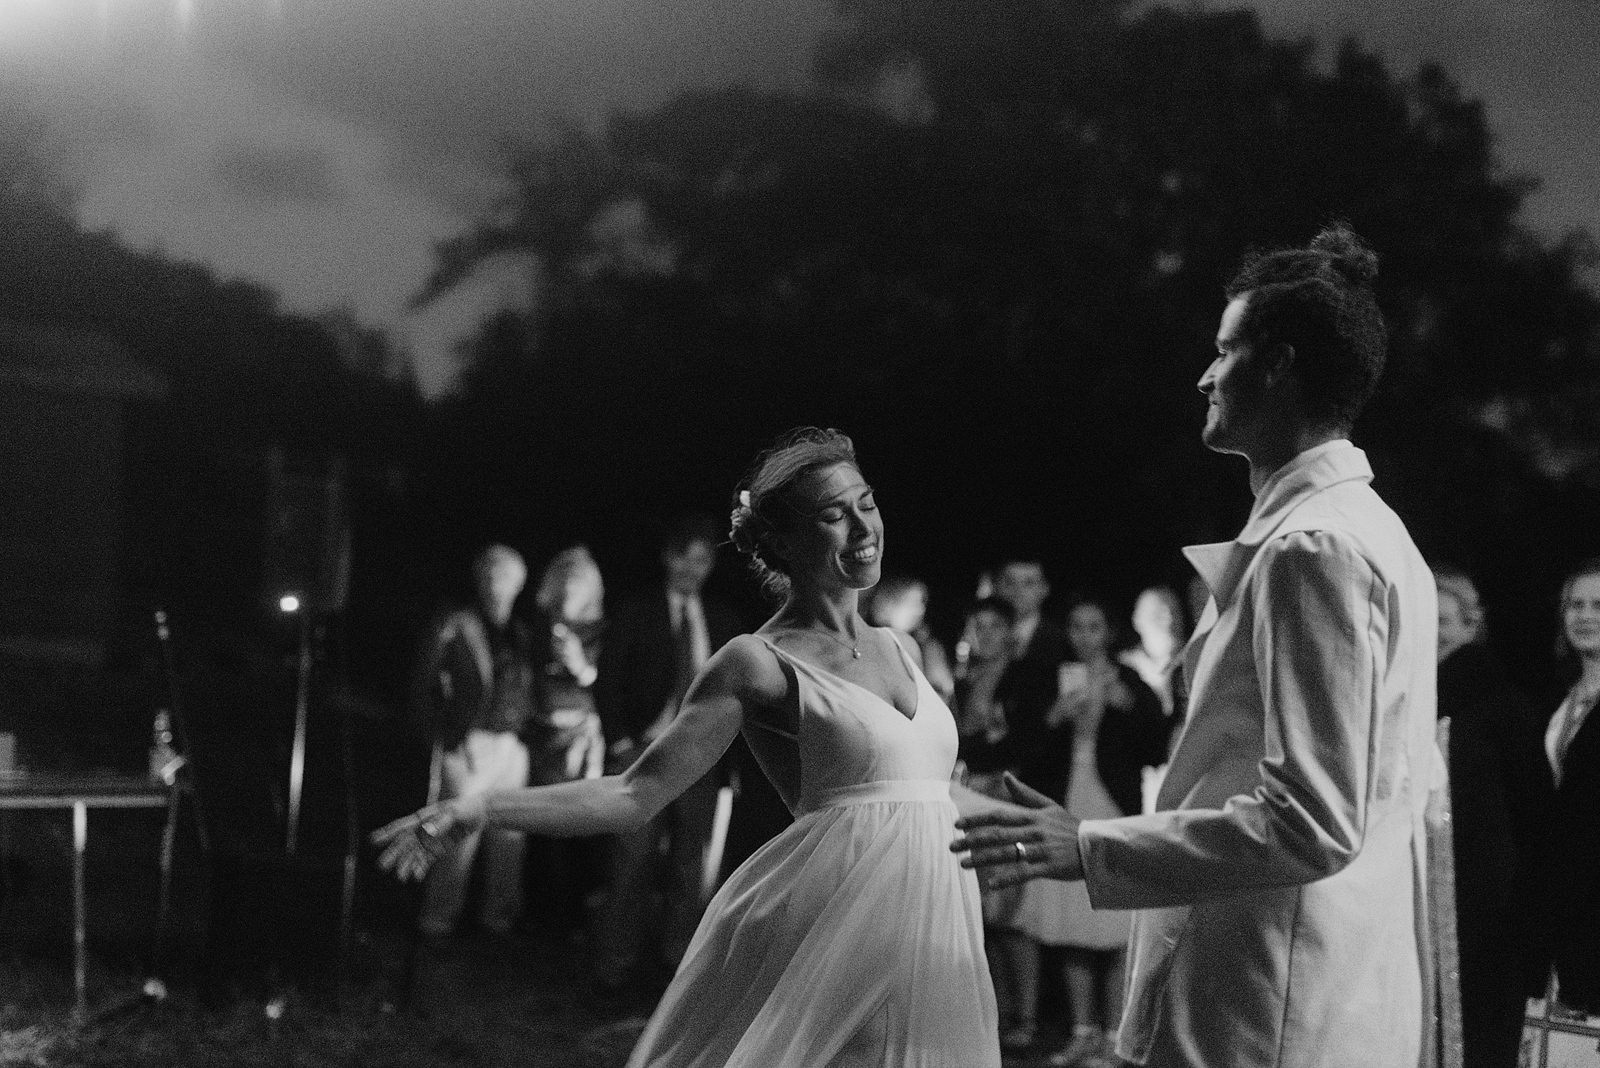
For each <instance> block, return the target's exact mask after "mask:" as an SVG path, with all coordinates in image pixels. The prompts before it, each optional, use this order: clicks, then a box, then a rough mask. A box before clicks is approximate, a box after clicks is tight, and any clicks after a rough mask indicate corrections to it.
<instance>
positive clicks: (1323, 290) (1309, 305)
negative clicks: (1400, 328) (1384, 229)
mask: <svg viewBox="0 0 1600 1068" xmlns="http://www.w3.org/2000/svg"><path fill="white" fill-rule="evenodd" d="M1377 277H1378V255H1377V253H1375V252H1374V251H1372V249H1371V248H1370V247H1369V246H1368V245H1367V244H1366V242H1364V241H1362V240H1361V238H1359V237H1357V236H1356V234H1355V232H1354V231H1353V230H1351V229H1350V227H1349V225H1348V224H1347V223H1344V222H1336V223H1334V224H1333V225H1331V226H1329V227H1328V228H1326V229H1325V230H1323V231H1322V232H1321V233H1319V234H1318V235H1317V236H1316V237H1315V238H1314V239H1313V240H1312V241H1311V244H1310V245H1309V246H1307V247H1306V248H1303V249H1300V248H1297V249H1278V250H1275V251H1272V252H1252V253H1249V254H1248V255H1246V257H1245V261H1244V264H1243V265H1242V266H1241V267H1240V268H1239V273H1238V274H1237V275H1235V276H1234V279H1233V281H1232V282H1231V283H1229V285H1228V290H1227V293H1228V298H1229V299H1230V300H1231V299H1234V298H1237V297H1242V296H1244V295H1245V294H1249V296H1250V302H1249V304H1248V305H1247V307H1246V309H1245V316H1244V322H1243V324H1242V327H1241V329H1242V331H1243V334H1244V336H1245V337H1246V338H1247V339H1248V340H1249V342H1250V344H1251V345H1252V346H1255V347H1258V348H1264V347H1271V346H1273V345H1279V344H1286V345H1289V346H1291V347H1292V348H1293V349H1294V353H1295V360H1294V372H1295V374H1296V375H1297V376H1298V377H1299V379H1300V381H1301V384H1302V385H1303V386H1304V387H1305V397H1306V400H1307V401H1308V402H1309V403H1310V404H1311V405H1312V407H1313V409H1314V411H1315V412H1316V414H1318V415H1320V416H1322V417H1323V418H1325V419H1326V421H1327V422H1328V423H1329V424H1330V425H1332V426H1334V427H1337V428H1341V429H1348V428H1349V426H1350V425H1351V424H1352V423H1354V422H1355V420H1356V416H1358V415H1360V414H1361V409H1362V408H1364V407H1366V404H1367V401H1368V400H1370V399H1371V397H1372V394H1373V392H1374V391H1376V389H1377V388H1378V380H1379V379H1380V378H1381V377H1383V364H1384V357H1385V353H1386V351H1387V349H1388V341H1389V332H1388V329H1387V328H1386V327H1385V326H1384V322H1383V313H1382V312H1381V311H1379V310H1378V301H1377V297H1376V296H1375V294H1374V293H1373V288H1372V286H1373V282H1374V281H1375V280H1376V279H1377Z"/></svg>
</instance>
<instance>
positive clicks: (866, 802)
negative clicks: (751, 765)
mask: <svg viewBox="0 0 1600 1068" xmlns="http://www.w3.org/2000/svg"><path fill="white" fill-rule="evenodd" d="M767 644H768V648H770V649H772V651H773V652H774V653H775V654H776V655H777V657H778V658H779V660H780V661H782V663H783V664H784V666H785V668H786V671H787V672H788V673H789V674H791V676H792V680H793V682H794V684H795V687H796V690H797V694H798V703H799V713H798V730H792V729H791V730H786V729H783V728H781V727H774V726H771V725H761V724H747V725H746V728H745V731H746V737H747V738H749V739H750V742H751V747H752V749H753V750H754V751H755V752H756V753H757V755H758V757H759V758H760V759H761V763H762V766H763V767H764V768H766V769H767V770H768V773H769V775H771V776H772V778H773V779H774V783H775V785H776V786H777V787H778V791H779V793H781V794H782V795H783V796H784V797H785V798H786V799H788V800H789V802H790V804H791V807H793V808H794V809H795V812H796V816H797V818H796V821H795V823H794V825H793V826H791V827H790V828H789V829H788V830H786V831H785V832H784V833H783V834H781V835H779V836H778V837H777V838H775V839H773V840H772V841H771V842H768V843H767V844H766V845H765V846H764V847H762V848H761V849H760V850H759V851H757V852H756V853H755V855H753V856H752V857H751V858H750V859H749V860H748V861H746V862H745V863H744V864H743V865H742V866H741V867H740V868H739V870H738V871H736V872H734V874H733V876H732V877H731V878H729V880H728V882H727V883H726V884H725V885H724V886H723V887H722V889H721V890H720V891H719V892H718V893H717V895H716V897H715V898H713V899H712V901H711V904H710V906H709V907H708V908H707V910H706V914H705V918H704V920H703V921H702V922H701V924H700V928H699V930H698V931H697V932H696V934H695V937H694V941H693V942H692V943H691V944H690V946H689V951H688V954H687V955H686V956H685V957H684V960H683V964H682V965H681V966H680V967H679V969H678V973H677V976H676V977H675V978H674V979H673V981H672V985H671V986H669V987H668V988H667V992H666V994H665V995H664V996H663V998H662V1000H661V1004H660V1005H659V1006H658V1007H657V1009H656V1012H655V1016H654V1017H653V1018H652V1019H651V1021H650V1023H649V1025H648V1026H647V1027H646V1028H645V1031H644V1033H643V1035H641V1036H640V1039H639V1044H638V1046H637V1047H636V1048H635V1049H634V1051H633V1056H632V1057H631V1058H630V1059H629V1061H628V1065H629V1068H999V1064H1000V1044H999V1038H998V1035H997V1033H996V1026H997V1024H996V1014H995V1004H994V991H993V988H992V987H991V986H990V982H989V971H988V966H987V964H986V963H985V960H984V953H983V926H982V917H981V915H980V911H979V897H978V883H977V879H976V878H975V876H974V875H973V873H972V872H970V871H967V870H965V869H963V868H961V867H960V865H959V864H958V862H957V858H956V855H955V854H954V853H952V852H950V841H951V839H952V838H954V836H955V829H954V823H955V820H956V809H955V805H954V804H953V803H952V802H951V800H950V772H951V768H952V766H953V765H954V763H955V757H956V727H955V720H954V719H953V718H952V716H951V715H950V710H949V709H948V708H946V707H945V704H944V702H943V701H941V700H940V699H939V696H938V694H936V693H935V692H934V690H933V687H932V686H930V685H929V684H928V681H927V679H926V678H924V677H923V675H922V673H921V672H920V671H919V670H917V668H916V667H915V666H914V665H913V664H912V662H911V660H910V658H909V657H908V656H906V655H905V652H904V649H903V648H902V649H901V656H902V659H903V660H904V661H905V664H906V667H907V670H908V671H910V673H911V674H912V676H913V677H914V678H915V679H916V684H917V709H916V714H915V715H914V716H913V717H912V718H910V719H908V718H906V716H904V715H903V714H902V713H901V712H900V711H899V710H898V709H896V708H895V707H894V706H893V705H891V704H889V703H888V702H886V701H884V700H883V699H882V698H881V697H878V696H877V695H876V694H874V693H872V692H871V691H869V690H866V689H864V688H862V687H860V686H858V685H856V684H855V683H853V682H850V681H849V680H847V679H844V678H841V677H839V676H837V675H834V674H832V673H831V672H828V671H825V670H823V669H822V668H820V667H817V666H815V665H813V664H810V663H808V662H806V661H805V660H802V659H800V658H798V657H795V656H792V655H790V654H789V653H786V652H784V651H783V650H781V649H778V648H777V647H775V646H773V645H772V644H771V643H770V642H769V643H767ZM896 647H897V648H899V644H898V642H896ZM784 780H788V781H784Z"/></svg>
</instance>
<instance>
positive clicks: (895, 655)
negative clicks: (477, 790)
mask: <svg viewBox="0 0 1600 1068" xmlns="http://www.w3.org/2000/svg"><path fill="white" fill-rule="evenodd" d="M737 501H738V503H737V506H736V507H735V509H734V513H733V541H734V544H735V545H737V546H738V547H739V549H740V550H741V551H742V552H743V553H745V554H746V556H748V557H749V560H750V564H751V567H752V569H753V570H754V571H755V572H756V574H757V575H758V576H759V577H760V578H761V579H762V582H763V584H764V585H765V586H766V587H767V588H768V590H769V591H770V592H773V593H775V594H779V595H781V596H782V607H781V608H780V609H779V610H778V612H777V614H775V615H774V616H773V617H772V618H771V619H770V620H768V621H767V622H766V624H765V625H763V626H762V627H761V628H760V630H758V631H757V632H756V633H755V634H749V635H743V636H741V637H738V638H735V639H734V640H733V641H731V642H729V643H728V644H727V645H726V646H725V647H724V648H723V649H722V650H721V651H719V652H718V653H717V654H716V655H715V656H713V657H712V658H711V659H710V661H709V662H707V664H706V666H705V669H704V671H703V672H702V673H701V674H700V676H699V678H697V679H696V680H695V682H694V684H693V686H692V687H691V688H690V690H689V692H688V695H687V697H686V698H685V700H684V702H683V706H682V710H681V711H680V712H679V714H678V716H677V718H676V719H675V720H674V721H673V722H672V725H671V726H670V728H668V730H667V731H666V732H665V733H663V734H662V735H661V737H660V738H658V739H657V740H656V741H655V742H654V743H653V744H652V745H651V746H650V747H649V748H648V749H647V750H645V752H644V753H643V754H642V755H641V756H640V758H639V760H638V761H637V762H636V763H635V764H634V765H633V766H632V767H630V768H629V769H628V770H627V771H625V772H623V773H622V774H620V775H612V776H607V777H605V778H601V779H592V780H580V781H575V782H567V783H560V784H557V785H553V786H543V787H537V788H531V789H522V790H502V791H497V792H492V793H489V794H487V795H477V796H473V797H469V798H457V799H454V800H452V801H448V802H445V803H443V804H440V805H434V806H430V807H428V808H425V809H422V810H421V811H420V812H417V813H416V814H415V815H412V816H408V817H406V818H404V819H400V820H396V821H395V822H394V823H391V824H389V825H388V826H386V827H384V828H382V829H380V830H379V831H377V832H376V833H375V834H374V836H373V837H374V839H375V840H376V841H377V842H378V843H379V844H380V845H384V846H385V847H386V848H385V849H384V851H383V853H382V856H381V858H380V863H381V864H382V865H383V866H384V867H385V868H388V869H391V870H393V871H394V872H395V873H396V874H397V875H399V876H400V877H401V878H403V879H415V878H421V877H422V875H423V874H424V873H425V872H426V871H427V869H428V866H429V865H430V864H432V863H433V861H434V859H435V858H436V857H438V856H439V855H440V854H441V853H442V852H443V844H444V843H445V841H447V840H449V839H451V838H453V837H456V836H460V835H464V834H468V833H471V832H472V831H473V830H475V829H477V828H479V827H482V826H484V825H485V824H490V825H494V826H500V827H508V828H514V829H517V830H522V831H527V832H529V833H532V834H541V835H592V834H601V833H614V832H618V831H623V830H626V829H629V828H633V827H638V826H639V825H641V824H643V823H644V822H645V821H647V820H649V819H650V818H651V817H652V816H653V815H654V814H655V813H656V812H658V811H660V809H661V808H662V807H663V806H665V805H666V804H667V803H668V802H669V801H671V800H672V799H673V798H674V797H675V796H676V795H677V794H678V792H679V791H681V790H683V789H684V788H686V787H687V786H689V785H690V784H691V783H693V782H694V781H695V780H696V779H698V778H699V777H700V776H701V775H702V774H704V773H705V772H706V771H707V770H708V769H710V768H711V766H712V765H713V764H714V763H715V762H716V761H717V759H718V758H719V757H720V756H721V754H722V752H723V750H725V749H726V748H727V747H728V745H729V744H730V743H731V742H732V741H733V738H734V735H735V734H736V733H738V732H739V731H741V730H742V731H743V732H744V735H745V738H746V739H747V740H748V742H749V744H750V747H751V749H752V751H753V752H754V753H755V755H756V758H757V760H758V761H759V762H760V764H761V766H762V768H763V770H764V771H765V772H766V774H767V776H768V777H769V778H770V779H771V780H772V782H773V784H774V785H775V786H776V787H777V789H778V792H779V793H780V794H781V795H782V796H783V798H784V801H785V802H786V803H787V804H788V805H789V807H790V808H791V809H792V810H793V811H794V812H795V814H796V817H797V819H796V821H795V823H794V824H793V825H792V826H791V827H790V828H789V829H788V830H787V831H785V832H784V833H783V834H781V835H779V836H778V837H777V838H775V839H773V840H772V841H771V842H769V843H768V844H767V845H766V846H764V847H763V848H762V849H760V850H759V851H758V852H756V853H755V854H754V855H753V856H752V857H751V858H750V859H749V860H747V861H746V862H745V863H744V865H743V866H741V867H740V868H739V870H738V871H736V872H735V873H734V874H733V875H732V876H731V877H730V878H729V880H728V881H727V883H726V884H725V885H724V886H723V887H722V889H721V890H720V891H719V892H718V893H717V895H716V897H715V898H714V899H713V900H712V902H711V904H710V906H709V907H708V909H707V910H706V914H705V918H704V920H703V921H702V922H701V924H700V928H699V930H698V931H697V932H696V934H695V937H694V940H693V942H692V943H691V944H690V946H689V951H688V953H687V955H686V956H685V957H684V960H683V963H682V965H681V966H680V967H679V969H678V973H677V975H676V977H675V978H674V979H673V981H672V984H671V985H670V986H669V987H668V989H667V991H666V994H665V995H664V996H663V998H662V1000H661V1004H660V1005H659V1006H658V1007H657V1009H656V1012H655V1015H654V1017H653V1019H652V1020H651V1021H650V1024H649V1025H648V1026H647V1027H646V1029H645V1031H644V1033H643V1034H642V1035H641V1036H640V1039H639V1044H638V1046H637V1047H636V1048H635V1049H634V1051H633V1055H632V1057H631V1058H630V1059H629V1061H628V1064H629V1066H630V1068H734V1066H741V1068H823V1066H827V1068H998V1066H999V1064H1000V1051H999V1040H998V1036H997V1034H996V1014H995V1005H994V993H993V990H992V988H991V987H990V984H989V974H988V969H987V967H986V965H985V962H984V953H983V932H982V918H981V915H980V907H979V899H978V884H977V881H976V879H975V877H974V876H973V874H972V873H971V872H970V871H966V870H964V869H962V868H961V867H960V866H959V865H958V863H957V861H956V858H955V857H954V856H953V855H952V853H951V852H950V847H949V842H950V838H951V835H952V825H953V824H954V822H955V820H956V818H957V816H958V806H959V810H960V811H959V814H960V815H966V814H969V813H976V812H977V811H979V810H983V809H993V808H996V807H1002V803H1000V802H995V801H992V800H989V799H987V798H983V797H981V796H979V795H977V794H975V793H972V792H971V791H968V790H965V789H963V788H961V787H959V786H953V785H952V784H951V782H950V773H951V769H952V766H953V764H954V761H955V756H956V742H957V737H956V728H955V723H954V721H953V719H952V718H951V715H950V712H949V710H948V709H947V708H946V707H945V705H944V703H943V702H942V701H941V700H940V699H939V696H938V694H936V693H935V692H934V691H933V688H932V687H931V686H930V685H929V684H928V681H927V679H926V678H924V677H923V674H922V672H921V670H920V669H919V668H918V667H917V665H916V663H915V662H914V659H913V653H912V652H911V651H910V650H909V649H908V648H907V647H906V646H904V645H902V644H901V642H900V641H899V639H897V638H896V637H895V635H894V632H893V631H890V630H888V629H884V628H869V627H867V626H866V624H864V623H863V622H862V620H861V618H860V616H859V615H858V614H857V611H856V599H857V595H858V593H859V592H860V591H862V590H865V589H869V588H871V587H872V586H873V585H874V584H875V583H876V582H877V581H878V577H879V574H880V570H881V566H882V560H883V551H884V527H883V519H882V517H881V515H880V514H879V512H878V506H877V503H876V500H875V498H874V496H873V491H872V487H871V486H869V485H868V484H867V483H866V481H865V480H864V479H863V478H862V476H861V471H860V468H859V466H858V464H857V462H856V457H855V451H854V448H853V446H852V444H851V442H850V439H849V438H848V437H846V436H845V435H844V434H841V433H840V432H838V431H836V430H817V429H812V428H807V429H802V430H796V431H792V432H791V433H789V434H787V435H785V436H784V437H783V438H781V439H780V440H779V441H778V442H777V443H776V444H775V445H774V446H773V447H772V448H770V449H768V450H767V451H766V452H764V453H762V454H761V456H760V457H758V458H757V460H756V463H755V465H754V466H753V468H752V470H751V473H750V475H749V476H748V477H747V479H746V481H745V483H744V488H743V489H742V490H741V491H740V492H739V494H738V498H737ZM1018 859H1019V861H1020V862H1022V863H1026V861H1027V860H1028V858H1027V857H1026V856H1025V855H1024V856H1020V857H1019V858H1018Z"/></svg>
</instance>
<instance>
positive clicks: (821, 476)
mask: <svg viewBox="0 0 1600 1068" xmlns="http://www.w3.org/2000/svg"><path fill="white" fill-rule="evenodd" d="M785 503H786V504H788V505H789V510H790V515H791V517H792V518H791V520H790V522H789V523H788V525H787V529H785V530H783V531H782V532H781V543H782V553H783V557H784V559H785V560H786V561H787V562H788V564H789V572H790V576H791V577H792V578H794V579H795V580H797V581H799V582H805V583H808V584H811V585H814V586H817V587H820V588H823V589H829V588H838V587H843V588H845V589H851V590H867V589H871V588H872V587H873V586H876V585H877V584H878V579H879V578H880V577H881V576H882V572H883V517H882V516H881V515H880V514H879V512H878V504H877V501H876V500H875V499H874V498H873V494H872V487H871V486H869V485H867V482H866V480H865V479H864V478H862V477H861V472H860V471H857V470H856V468H855V465H853V464H844V463H841V464H834V465H833V466H831V467H824V468H820V469H818V470H816V471H813V472H810V473H809V474H807V475H805V476H804V477H802V478H801V479H800V480H799V481H798V482H796V483H795V485H794V488H793V489H791V490H790V491H789V493H788V494H787V499H786V501H785Z"/></svg>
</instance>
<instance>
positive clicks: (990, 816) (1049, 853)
mask: <svg viewBox="0 0 1600 1068" xmlns="http://www.w3.org/2000/svg"><path fill="white" fill-rule="evenodd" d="M1005 784H1006V789H1007V790H1008V791H1010V793H1011V798H1012V800H1013V801H1015V802H1016V803H1017V805H1018V806H1020V809H1019V808H1006V809H1002V810H999V811H995V812H985V813H983V814H981V815H976V816H968V817H967V818H965V819H961V820H957V821H956V829H957V830H960V831H961V832H962V837H960V838H957V839H956V840H955V841H954V842H951V843H950V849H951V851H952V852H956V853H966V854H968V855H967V856H964V857H962V858H961V866H962V867H963V868H976V869H977V871H978V874H979V876H980V877H981V878H982V880H983V884H984V885H985V886H987V887H991V888H996V887H1002V886H1012V885H1015V884H1017V883H1021V882H1025V881H1027V880H1029V879H1081V878H1083V858H1082V856H1081V855H1080V854H1079V852H1078V822H1079V821H1078V820H1076V819H1074V818H1073V817H1072V816H1069V815H1068V814H1067V810H1066V809H1064V808H1062V807H1061V806H1060V805H1058V804H1056V803H1055V802H1054V801H1052V800H1050V799H1049V798H1048V797H1046V796H1045V795H1044V794H1041V793H1040V792H1039V791H1037V790H1035V789H1033V788H1032V787H1029V786H1026V785H1024V784H1023V783H1021V782H1019V781H1018V780H1017V778H1016V776H1014V775H1012V774H1011V773H1010V772H1006V775H1005ZM1019 844H1020V845H1021V847H1022V848H1021V849H1018V848H1017V847H1018V845H1019Z"/></svg>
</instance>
